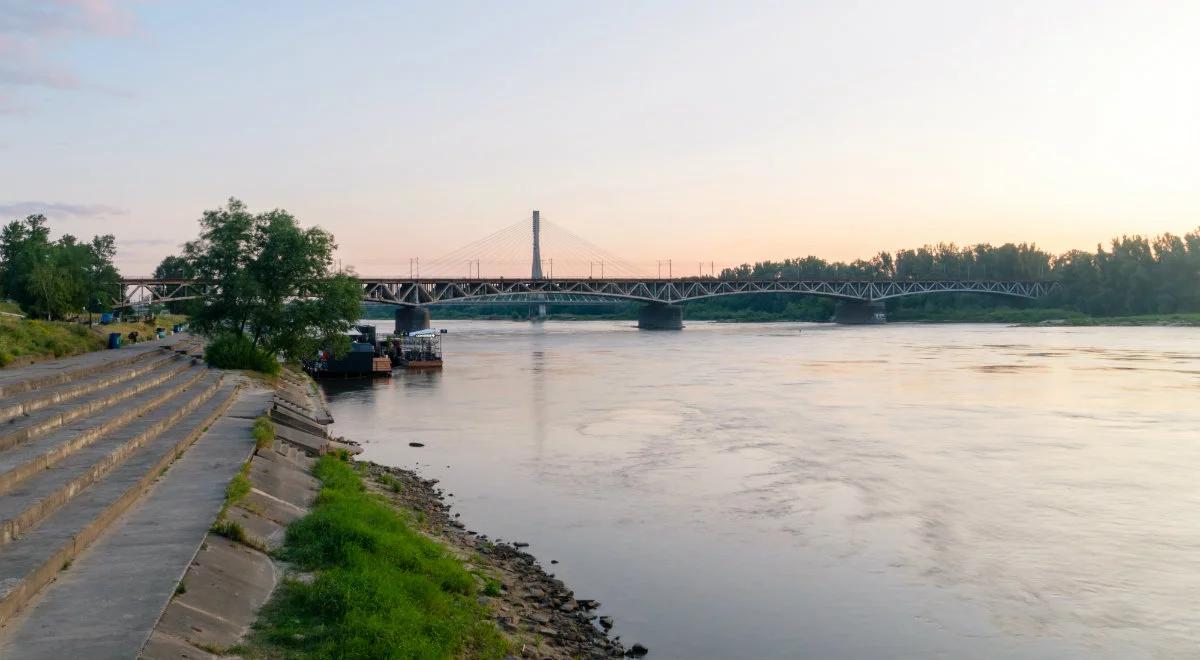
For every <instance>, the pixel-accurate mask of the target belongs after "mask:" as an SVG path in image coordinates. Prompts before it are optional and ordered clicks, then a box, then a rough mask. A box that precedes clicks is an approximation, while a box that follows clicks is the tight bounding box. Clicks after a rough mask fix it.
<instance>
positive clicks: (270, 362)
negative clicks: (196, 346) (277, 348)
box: [204, 333, 279, 374]
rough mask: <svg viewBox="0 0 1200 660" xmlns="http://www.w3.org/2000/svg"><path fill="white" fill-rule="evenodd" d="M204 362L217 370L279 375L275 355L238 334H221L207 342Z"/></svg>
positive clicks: (277, 361)
mask: <svg viewBox="0 0 1200 660" xmlns="http://www.w3.org/2000/svg"><path fill="white" fill-rule="evenodd" d="M204 361H205V362H207V363H208V364H210V365H212V366H214V367H217V368H219V369H249V370H251V371H258V372H262V373H264V374H275V373H279V360H277V359H275V355H274V354H273V353H271V352H270V351H267V350H265V349H262V348H258V347H257V346H255V345H254V342H252V341H251V340H250V338H249V337H246V336H245V335H240V334H232V333H229V334H223V335H220V336H218V337H217V338H216V339H214V340H212V341H211V342H209V343H208V346H206V347H205V348H204Z"/></svg>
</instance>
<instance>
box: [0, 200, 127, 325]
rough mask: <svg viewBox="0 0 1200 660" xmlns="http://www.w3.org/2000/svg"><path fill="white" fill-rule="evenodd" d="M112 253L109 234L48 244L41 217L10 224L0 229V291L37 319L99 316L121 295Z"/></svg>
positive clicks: (113, 243) (65, 237)
mask: <svg viewBox="0 0 1200 660" xmlns="http://www.w3.org/2000/svg"><path fill="white" fill-rule="evenodd" d="M115 254H116V241H115V239H114V238H113V237H112V235H111V234H107V235H104V236H96V237H94V238H92V240H91V241H90V242H87V243H83V242H80V241H79V240H77V239H76V238H75V237H74V236H72V235H70V234H65V235H63V237H62V238H60V239H58V240H57V241H51V240H50V228H49V225H48V224H47V222H46V218H45V216H42V215H31V216H28V217H26V218H25V220H24V221H21V220H14V221H12V222H10V223H8V224H7V225H5V227H4V229H3V230H0V289H2V291H3V293H4V295H5V296H8V297H11V298H13V299H14V300H16V301H17V302H19V303H21V305H22V306H24V307H26V308H27V309H28V310H29V311H30V312H31V313H33V314H35V315H37V316H46V317H47V318H61V317H63V316H67V315H69V314H74V313H77V312H80V311H81V310H83V309H84V308H87V309H90V310H92V311H101V310H103V309H107V308H108V307H109V306H111V305H112V301H113V299H114V298H116V297H117V295H118V294H119V293H120V274H119V273H118V272H117V269H116V267H115V266H114V265H113V257H114V256H115Z"/></svg>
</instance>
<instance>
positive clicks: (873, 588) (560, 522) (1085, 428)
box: [327, 322, 1200, 659]
mask: <svg viewBox="0 0 1200 660" xmlns="http://www.w3.org/2000/svg"><path fill="white" fill-rule="evenodd" d="M380 325H381V328H380V329H381V330H385V329H390V328H387V327H385V326H386V322H385V323H381V324H380ZM444 325H445V326H446V327H449V328H450V329H451V334H450V335H448V336H447V338H446V342H445V350H446V368H445V369H444V371H443V372H441V373H426V374H401V373H397V376H396V377H395V378H393V379H392V380H391V381H378V382H376V383H374V384H358V385H340V384H339V385H337V386H335V387H331V388H328V390H327V391H328V392H329V394H330V398H331V408H332V412H333V414H334V417H335V418H336V419H337V422H336V424H335V432H337V433H340V434H344V435H346V436H347V437H351V438H354V439H357V440H360V441H363V442H366V443H367V444H366V452H365V457H366V458H369V459H372V460H375V461H379V462H383V463H389V464H393V465H402V466H408V467H414V466H415V467H419V469H420V470H421V472H422V473H423V474H424V475H425V476H427V477H435V478H438V479H441V480H442V483H443V484H444V485H445V486H446V488H447V490H448V491H449V492H452V493H454V497H453V498H452V499H451V501H452V502H453V504H454V506H455V510H456V511H459V512H461V513H462V516H463V518H462V519H463V520H465V521H467V523H468V526H469V527H471V528H473V529H477V530H479V531H481V532H484V533H487V534H489V535H491V536H494V537H500V538H503V539H506V540H522V541H528V542H530V543H531V544H532V547H531V548H530V550H531V551H532V552H534V554H536V555H537V556H538V557H539V558H540V559H541V560H542V561H543V563H544V564H547V566H548V567H549V561H550V560H551V559H557V560H559V561H560V562H561V563H560V564H558V565H557V566H553V567H552V570H555V571H556V572H557V573H558V574H559V576H560V577H563V578H565V579H566V580H567V582H568V584H570V585H571V586H572V587H573V588H574V589H575V591H576V592H577V595H578V596H579V597H588V598H596V599H598V600H600V601H602V602H603V603H604V608H603V611H602V613H606V614H610V615H612V616H613V617H614V618H615V619H616V622H617V626H616V630H615V632H617V633H620V634H621V635H622V639H623V640H624V641H626V642H627V643H631V642H634V641H641V642H642V643H644V644H646V645H647V646H649V647H650V649H651V653H652V656H651V657H657V658H881V657H890V658H930V657H944V658H1122V659H1124V658H1183V657H1189V658H1191V657H1197V656H1198V655H1200V608H1198V607H1197V602H1198V600H1197V599H1198V597H1200V406H1198V404H1200V331H1197V330H1195V329H1185V328H1008V327H1002V326H995V325H906V324H892V325H886V326H875V327H846V326H825V325H820V326H817V325H797V324H765V325H722V324H696V323H693V324H690V325H689V326H688V328H687V329H686V330H684V331H683V332H662V333H655V332H639V331H637V330H636V329H634V328H631V327H629V324H628V323H625V322H619V323H601V322H581V323H569V322H551V323H547V324H544V325H541V326H538V325H529V324H524V323H510V322H446V323H445V324H444ZM414 440H415V441H420V442H423V443H425V444H426V446H425V447H423V448H411V447H409V446H408V442H410V441H414ZM418 463H419V464H418Z"/></svg>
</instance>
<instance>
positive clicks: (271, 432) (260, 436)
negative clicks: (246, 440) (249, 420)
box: [250, 415, 275, 449]
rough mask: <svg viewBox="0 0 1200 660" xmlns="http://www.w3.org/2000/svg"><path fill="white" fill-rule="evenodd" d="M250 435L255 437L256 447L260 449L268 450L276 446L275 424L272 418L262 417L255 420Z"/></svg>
mask: <svg viewBox="0 0 1200 660" xmlns="http://www.w3.org/2000/svg"><path fill="white" fill-rule="evenodd" d="M250 434H251V435H253V436H254V446H255V447H256V448H258V449H266V448H267V447H270V446H271V445H273V444H275V423H274V422H272V421H271V418H270V417H267V416H266V415H260V416H259V417H258V419H256V420H254V426H253V427H252V428H251V429H250Z"/></svg>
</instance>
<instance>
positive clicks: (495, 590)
mask: <svg viewBox="0 0 1200 660" xmlns="http://www.w3.org/2000/svg"><path fill="white" fill-rule="evenodd" d="M483 595H484V596H491V597H492V598H495V597H496V596H499V595H500V583H499V582H498V581H496V580H494V579H491V578H489V579H488V580H487V583H486V584H484V586H483Z"/></svg>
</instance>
